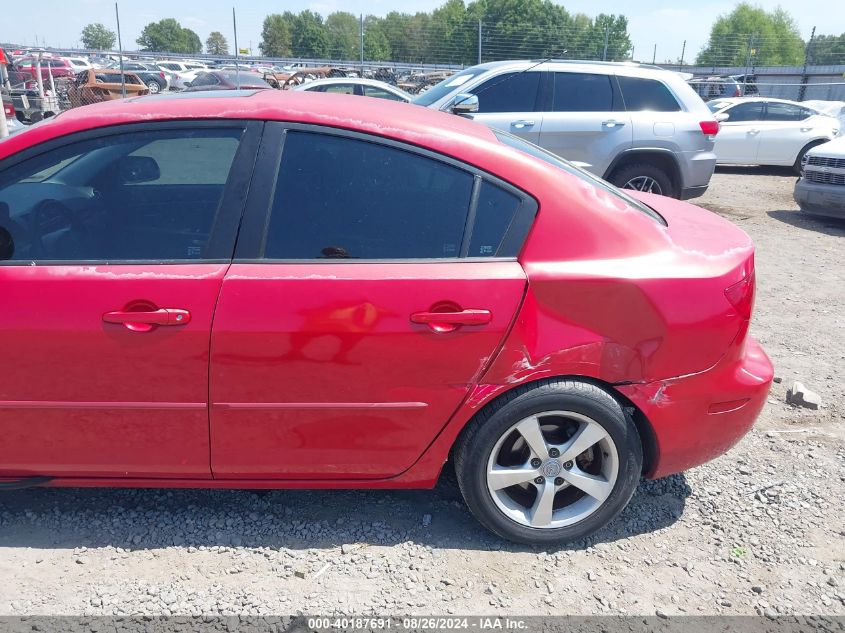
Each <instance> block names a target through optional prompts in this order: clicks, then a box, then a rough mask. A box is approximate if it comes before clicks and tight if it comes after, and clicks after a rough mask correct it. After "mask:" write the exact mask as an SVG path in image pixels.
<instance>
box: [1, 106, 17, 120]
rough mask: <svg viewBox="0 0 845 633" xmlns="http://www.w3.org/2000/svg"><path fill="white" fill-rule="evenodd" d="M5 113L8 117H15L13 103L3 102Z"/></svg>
mask: <svg viewBox="0 0 845 633" xmlns="http://www.w3.org/2000/svg"><path fill="white" fill-rule="evenodd" d="M3 113H4V114H5V115H6V118H7V119H14V118H15V106H13V105H12V104H11V103H4V104H3Z"/></svg>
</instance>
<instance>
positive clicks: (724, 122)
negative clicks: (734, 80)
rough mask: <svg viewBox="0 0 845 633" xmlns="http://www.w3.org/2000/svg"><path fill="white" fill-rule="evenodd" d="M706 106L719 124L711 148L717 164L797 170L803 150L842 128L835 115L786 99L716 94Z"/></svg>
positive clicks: (831, 135)
mask: <svg viewBox="0 0 845 633" xmlns="http://www.w3.org/2000/svg"><path fill="white" fill-rule="evenodd" d="M707 106H708V107H709V108H710V110H711V111H712V112H713V114H714V116H715V117H716V120H717V121H719V123H720V125H721V130H720V132H719V135H718V137H717V139H716V148H715V152H716V156H717V162H718V164H720V165H772V166H784V167H792V168H793V169H794V170H795V172H796V173H799V174H800V173H801V160H802V158H803V157H804V155H805V154H806V153H807V151H808V150H810V149H811V148H812V147H814V146H816V145H821V144H822V143H826V142H828V141H830V140H832V139H834V138H836V137H837V136H838V135H839V132H840V126H841V124H840V121H839V119H837V118H834V117H832V116H830V115H828V114H824V113H822V112H820V111H819V110H817V109H815V108H811V107H808V106H807V105H805V104H803V103H798V102H794V101H786V100H784V99H770V98H762V97H742V98H732V99H714V100H713V101H710V102H708V104H707Z"/></svg>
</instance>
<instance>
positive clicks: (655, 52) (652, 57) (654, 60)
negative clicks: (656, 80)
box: [651, 44, 657, 65]
mask: <svg viewBox="0 0 845 633" xmlns="http://www.w3.org/2000/svg"><path fill="white" fill-rule="evenodd" d="M656 62H657V44H655V45H654V54H653V55H652V56H651V63H652V65H653V64H655V63H656Z"/></svg>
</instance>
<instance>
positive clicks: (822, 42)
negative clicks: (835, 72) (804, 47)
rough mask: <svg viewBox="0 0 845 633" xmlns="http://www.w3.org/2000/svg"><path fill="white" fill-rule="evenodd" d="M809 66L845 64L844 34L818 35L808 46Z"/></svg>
mask: <svg viewBox="0 0 845 633" xmlns="http://www.w3.org/2000/svg"><path fill="white" fill-rule="evenodd" d="M810 63H811V64H825V65H826V64H845V33H843V34H842V35H819V36H818V37H816V38H815V39H814V40H813V43H812V45H811V46H810Z"/></svg>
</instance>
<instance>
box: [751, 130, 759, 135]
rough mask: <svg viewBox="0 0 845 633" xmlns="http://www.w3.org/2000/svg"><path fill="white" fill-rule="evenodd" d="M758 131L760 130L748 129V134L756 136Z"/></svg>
mask: <svg viewBox="0 0 845 633" xmlns="http://www.w3.org/2000/svg"><path fill="white" fill-rule="evenodd" d="M759 133H760V130H748V134H749V135H751V136H756V135H757V134H759Z"/></svg>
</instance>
